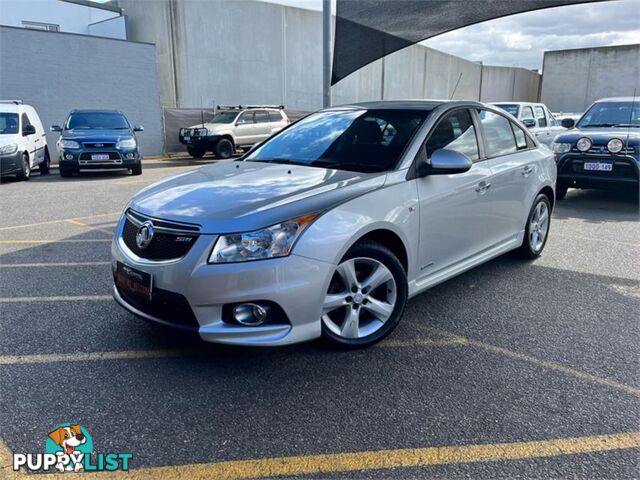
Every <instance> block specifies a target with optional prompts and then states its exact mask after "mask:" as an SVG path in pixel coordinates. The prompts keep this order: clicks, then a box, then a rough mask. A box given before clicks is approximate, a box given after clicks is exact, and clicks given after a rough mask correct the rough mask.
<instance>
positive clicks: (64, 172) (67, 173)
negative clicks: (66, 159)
mask: <svg viewBox="0 0 640 480" xmlns="http://www.w3.org/2000/svg"><path fill="white" fill-rule="evenodd" d="M73 173H74V171H73V170H72V169H70V168H67V167H62V166H61V167H60V176H61V177H64V178H70V177H73Z"/></svg>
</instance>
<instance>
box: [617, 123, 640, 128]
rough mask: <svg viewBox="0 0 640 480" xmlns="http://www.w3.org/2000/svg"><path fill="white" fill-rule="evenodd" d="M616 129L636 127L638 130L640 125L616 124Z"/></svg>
mask: <svg viewBox="0 0 640 480" xmlns="http://www.w3.org/2000/svg"><path fill="white" fill-rule="evenodd" d="M614 127H624V128H628V127H635V128H638V127H640V123H616V124H615V125H614Z"/></svg>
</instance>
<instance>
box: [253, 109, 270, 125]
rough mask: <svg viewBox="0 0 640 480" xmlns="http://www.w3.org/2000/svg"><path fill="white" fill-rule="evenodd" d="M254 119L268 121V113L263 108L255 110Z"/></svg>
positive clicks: (258, 121)
mask: <svg viewBox="0 0 640 480" xmlns="http://www.w3.org/2000/svg"><path fill="white" fill-rule="evenodd" d="M254 119H255V122H256V123H269V114H268V113H267V112H265V111H264V110H257V111H256V112H255V117H254Z"/></svg>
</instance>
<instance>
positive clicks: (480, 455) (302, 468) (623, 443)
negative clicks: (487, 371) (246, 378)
mask: <svg viewBox="0 0 640 480" xmlns="http://www.w3.org/2000/svg"><path fill="white" fill-rule="evenodd" d="M639 447H640V432H628V433H615V434H611V435H595V436H588V437H569V438H556V439H550V440H537V441H530V442H510V443H493V444H472V445H459V446H442V447H423V448H402V449H393V450H377V451H362V452H350V453H331V454H320V455H296V456H289V457H271V458H259V459H251V460H230V461H223V462H214V463H201V464H189V465H173V466H166V467H148V468H140V469H132V470H130V471H128V472H122V471H118V472H105V473H84V474H82V478H86V479H93V478H117V479H120V478H127V479H134V480H138V479H139V480H142V479H145V480H146V479H177V478H197V479H205V478H215V479H217V480H242V479H249V478H269V477H279V476H294V475H319V474H329V473H345V472H356V471H361V472H364V471H370V470H387V469H392V468H419V467H429V466H435V465H457V464H466V463H478V462H504V461H509V460H525V459H534V458H547V457H559V456H564V455H577V454H584V453H595V452H608V451H614V450H626V449H632V448H639ZM5 450H6V452H5V454H4V455H3V456H6V455H7V453H8V454H9V459H11V454H10V451H9V450H8V448H6V447H5ZM134 461H135V457H134ZM8 473H9V474H12V473H13V472H8ZM21 473H22V472H21ZM20 476H24V474H21V475H20ZM38 478H39V479H40V480H45V479H46V480H49V479H51V480H54V479H59V478H60V474H58V473H51V474H46V475H42V477H40V476H38Z"/></svg>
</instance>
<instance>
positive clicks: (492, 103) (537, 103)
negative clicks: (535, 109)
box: [491, 102, 544, 105]
mask: <svg viewBox="0 0 640 480" xmlns="http://www.w3.org/2000/svg"><path fill="white" fill-rule="evenodd" d="M491 105H544V103H540V102H491Z"/></svg>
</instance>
